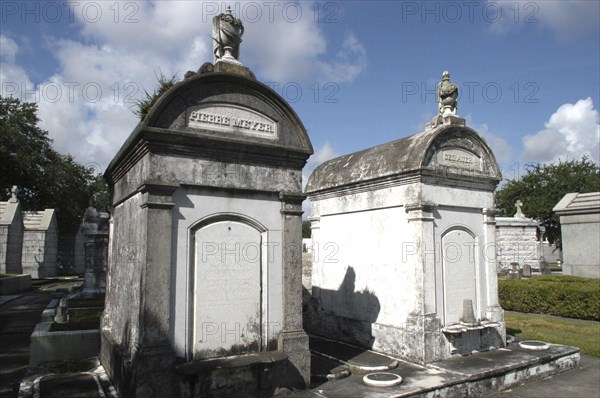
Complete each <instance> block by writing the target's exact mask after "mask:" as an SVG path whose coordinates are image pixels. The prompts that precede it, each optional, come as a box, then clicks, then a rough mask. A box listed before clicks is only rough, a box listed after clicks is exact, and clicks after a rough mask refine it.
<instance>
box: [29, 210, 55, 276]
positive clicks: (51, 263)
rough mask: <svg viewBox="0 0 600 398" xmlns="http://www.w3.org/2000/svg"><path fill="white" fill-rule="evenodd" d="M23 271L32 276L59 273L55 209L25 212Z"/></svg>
mask: <svg viewBox="0 0 600 398" xmlns="http://www.w3.org/2000/svg"><path fill="white" fill-rule="evenodd" d="M23 227H24V230H23V249H22V253H21V264H22V267H23V273H25V274H30V275H31V277H32V278H34V279H37V278H47V277H52V276H56V275H57V264H56V261H57V258H58V225H57V223H56V215H55V211H54V209H46V210H44V211H24V212H23Z"/></svg>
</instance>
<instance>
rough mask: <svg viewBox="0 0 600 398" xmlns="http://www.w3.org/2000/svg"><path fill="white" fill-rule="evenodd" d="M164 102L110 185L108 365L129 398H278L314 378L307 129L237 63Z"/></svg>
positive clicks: (223, 58) (224, 56)
mask: <svg viewBox="0 0 600 398" xmlns="http://www.w3.org/2000/svg"><path fill="white" fill-rule="evenodd" d="M213 27H214V31H213V35H214V42H215V64H214V65H212V64H208V63H207V64H205V65H203V66H202V68H201V69H200V70H199V71H198V73H190V72H188V74H186V79H185V80H184V81H183V82H181V83H179V84H177V85H176V86H175V87H173V88H172V89H170V90H169V91H168V92H166V93H165V94H164V95H163V96H162V97H161V98H160V100H159V101H158V102H157V103H156V104H155V105H154V106H153V108H152V110H151V111H150V113H149V114H148V115H147V116H146V117H145V119H144V120H143V121H142V122H141V123H140V124H139V125H138V126H137V127H136V128H135V130H134V131H133V132H132V134H131V135H130V137H129V138H128V139H127V141H126V142H125V143H124V145H123V147H122V148H121V150H120V151H119V152H118V153H117V155H116V156H115V158H114V159H113V161H112V162H111V164H110V166H109V167H108V170H107V172H106V174H105V177H106V179H107V180H108V182H109V185H110V187H111V192H112V206H113V212H112V225H111V233H110V243H109V245H110V248H109V269H108V278H107V286H106V289H107V291H106V294H107V299H106V309H105V312H104V315H103V319H102V326H101V333H102V348H101V360H102V363H103V365H104V367H105V368H106V369H107V371H108V373H109V375H110V377H111V378H112V379H113V381H114V382H115V384H116V385H117V386H118V387H119V390H120V392H121V394H123V395H124V396H136V397H161V398H162V397H179V396H205V395H211V396H232V395H235V394H236V393H239V391H243V392H245V393H247V394H251V395H261V394H264V395H267V396H268V395H271V394H272V393H273V391H274V390H275V389H276V388H279V387H286V388H292V387H300V388H304V387H305V386H306V385H307V383H308V382H309V378H310V353H309V350H308V336H307V334H306V333H305V332H304V330H303V328H302V308H301V305H302V304H301V302H302V299H301V295H302V282H301V277H302V275H301V215H302V210H301V203H302V201H303V199H304V198H305V196H304V195H303V194H302V186H301V184H302V173H301V170H302V167H303V166H304V165H305V163H306V160H307V158H308V157H309V156H310V155H311V154H312V153H313V149H312V146H311V143H310V140H309V138H308V136H307V134H306V130H305V128H304V127H303V125H302V122H301V121H300V119H299V118H298V116H297V115H296V113H295V112H294V111H293V109H292V108H291V107H290V106H289V105H288V104H287V103H286V102H285V101H284V100H283V99H282V98H281V97H280V96H279V95H277V94H276V93H275V92H274V91H273V90H271V89H270V88H268V87H267V86H265V85H263V84H262V83H260V82H258V81H256V80H255V78H254V75H253V74H252V73H251V72H250V71H249V70H248V69H247V68H245V67H243V66H242V65H241V64H240V63H239V61H238V60H237V57H238V55H239V42H240V41H241V39H240V37H241V34H242V32H243V28H242V27H241V23H240V21H239V20H237V19H235V18H233V16H232V15H231V13H226V14H221V15H219V16H217V17H215V20H213Z"/></svg>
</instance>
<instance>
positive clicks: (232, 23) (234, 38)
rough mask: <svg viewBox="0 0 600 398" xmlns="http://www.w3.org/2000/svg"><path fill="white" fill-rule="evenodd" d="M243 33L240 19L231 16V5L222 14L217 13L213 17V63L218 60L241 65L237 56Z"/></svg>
mask: <svg viewBox="0 0 600 398" xmlns="http://www.w3.org/2000/svg"><path fill="white" fill-rule="evenodd" d="M243 34H244V26H243V25H242V21H241V20H239V19H237V18H235V17H234V16H233V14H232V13H231V7H229V6H228V7H227V10H226V11H225V13H224V14H219V15H217V16H215V17H214V18H213V52H214V55H215V63H217V62H219V61H220V62H227V63H231V64H237V65H241V63H240V61H239V57H240V43H241V42H242V35H243Z"/></svg>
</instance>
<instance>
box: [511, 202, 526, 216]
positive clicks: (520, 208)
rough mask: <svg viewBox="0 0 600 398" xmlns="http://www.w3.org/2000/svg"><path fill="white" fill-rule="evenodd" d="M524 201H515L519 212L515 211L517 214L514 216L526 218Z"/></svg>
mask: <svg viewBox="0 0 600 398" xmlns="http://www.w3.org/2000/svg"><path fill="white" fill-rule="evenodd" d="M522 206H523V202H521V200H520V199H519V200H517V201H516V203H515V207H516V208H517V212H516V213H515V215H514V216H513V217H514V218H525V214H524V213H523V209H522Z"/></svg>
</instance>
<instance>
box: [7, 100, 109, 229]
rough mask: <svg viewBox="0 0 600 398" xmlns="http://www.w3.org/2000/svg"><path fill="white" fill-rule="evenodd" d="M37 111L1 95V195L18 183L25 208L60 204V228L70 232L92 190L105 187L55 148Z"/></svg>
mask: <svg viewBox="0 0 600 398" xmlns="http://www.w3.org/2000/svg"><path fill="white" fill-rule="evenodd" d="M36 113H37V105H36V104H34V103H27V102H22V101H21V100H19V99H17V98H12V97H1V96H0V197H1V199H2V200H5V199H6V198H8V197H10V189H11V187H12V186H13V185H18V186H19V193H18V198H19V201H20V202H21V206H22V208H23V210H42V209H46V208H49V209H56V212H57V214H56V217H57V221H58V225H59V229H60V230H61V231H68V230H70V229H71V228H73V227H75V226H76V225H78V223H79V222H80V220H81V218H82V216H83V213H84V210H85V208H86V207H87V206H88V203H89V198H90V196H91V195H92V193H93V192H92V191H93V190H102V187H101V185H100V183H99V182H98V181H97V176H96V177H95V176H94V175H93V169H92V168H91V167H84V166H82V165H80V164H79V163H77V162H76V161H75V160H74V159H73V157H72V156H71V155H63V154H60V153H58V152H56V151H55V150H54V149H53V148H52V140H51V139H50V138H49V137H48V132H47V131H45V130H42V129H41V128H39V127H38V122H39V118H38V117H37V114H36ZM94 183H96V185H94Z"/></svg>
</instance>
